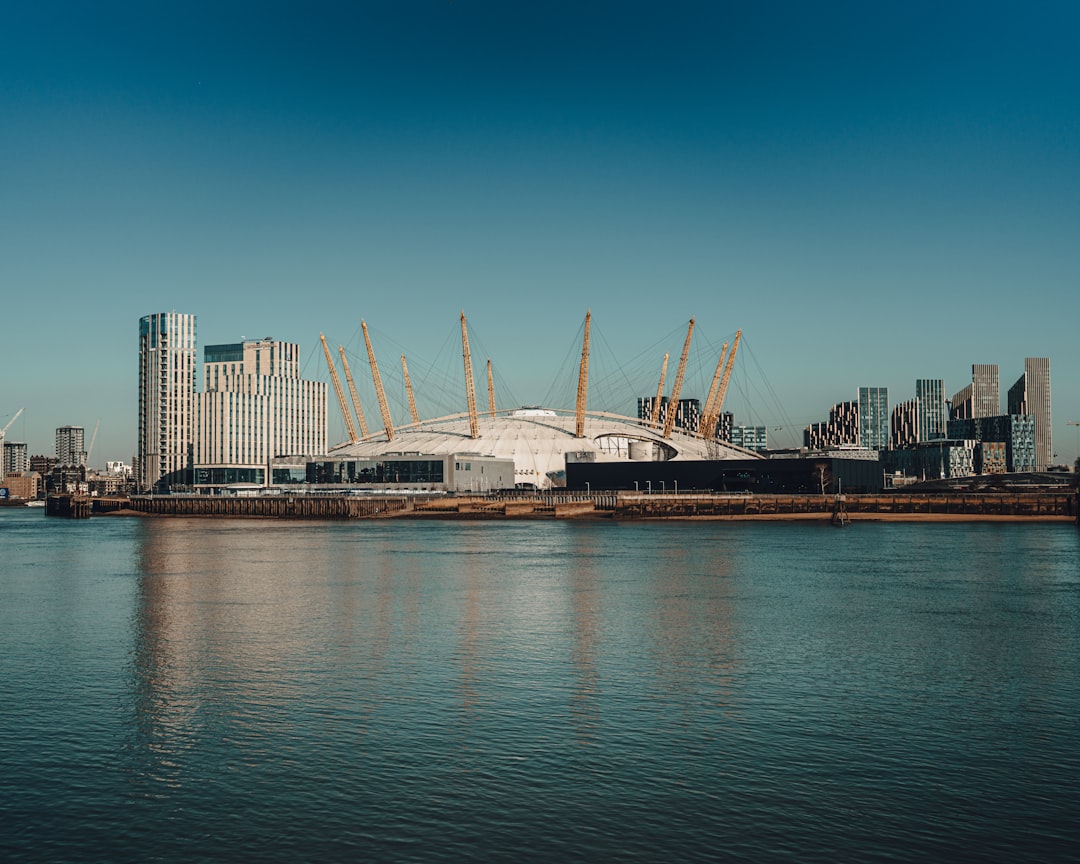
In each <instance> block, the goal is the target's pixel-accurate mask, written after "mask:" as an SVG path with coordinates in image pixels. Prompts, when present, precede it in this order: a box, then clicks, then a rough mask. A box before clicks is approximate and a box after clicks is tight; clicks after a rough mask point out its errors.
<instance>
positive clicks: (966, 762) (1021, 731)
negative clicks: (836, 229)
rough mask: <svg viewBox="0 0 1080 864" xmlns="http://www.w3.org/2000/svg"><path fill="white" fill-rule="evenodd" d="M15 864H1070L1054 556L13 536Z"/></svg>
mask: <svg viewBox="0 0 1080 864" xmlns="http://www.w3.org/2000/svg"><path fill="white" fill-rule="evenodd" d="M0 649H2V654H0V698H2V706H3V707H2V711H0V767H2V770H0V859H2V860H8V861H71V862H78V861H116V862H123V861H170V862H171V861H238V860H257V861H264V862H294V861H361V860H371V861H405V862H408V861H417V862H428V861H447V862H450V861H468V860H472V861H504V860H505V861H694V860H698V861H706V860H708V861H717V860H730V861H771V860H792V861H835V860H852V861H854V860H857V861H926V860H967V861H1009V862H1017V861H1063V860H1080V852H1078V849H1080V719H1078V713H1080V710H1078V709H1080V662H1078V658H1080V532H1078V531H1077V530H1076V529H1075V527H1073V526H1070V525H901V524H888V525H885V524H881V525H877V524H855V525H852V526H849V527H848V528H845V529H843V530H837V529H834V528H830V527H828V526H827V525H816V524H815V525H809V524H767V523H759V524H754V523H696V524H684V523H680V524H623V525H608V524H589V523H554V522H550V523H548V522H544V523H522V522H509V523H449V522H448V523H426V522H425V523H419V522H378V523H298V522H269V521H239V520H237V521H228V520H224V521H222V520H185V519H108V518H98V519H94V520H92V521H89V522H68V521H63V520H52V519H46V518H45V517H44V516H42V515H41V514H40V512H27V511H17V510H4V511H0Z"/></svg>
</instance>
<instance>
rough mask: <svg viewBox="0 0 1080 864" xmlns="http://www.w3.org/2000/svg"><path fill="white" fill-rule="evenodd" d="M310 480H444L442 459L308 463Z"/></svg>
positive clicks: (318, 481)
mask: <svg viewBox="0 0 1080 864" xmlns="http://www.w3.org/2000/svg"><path fill="white" fill-rule="evenodd" d="M307 482H308V483H319V484H325V483H409V484H429V483H443V482H445V472H444V469H443V460H441V459H340V460H338V459H335V460H333V461H322V462H318V461H316V462H309V463H308V466H307Z"/></svg>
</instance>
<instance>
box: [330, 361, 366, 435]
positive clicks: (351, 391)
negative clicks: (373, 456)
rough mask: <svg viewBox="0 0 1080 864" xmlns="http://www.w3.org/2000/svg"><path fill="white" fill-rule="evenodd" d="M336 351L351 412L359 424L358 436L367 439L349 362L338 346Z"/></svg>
mask: <svg viewBox="0 0 1080 864" xmlns="http://www.w3.org/2000/svg"><path fill="white" fill-rule="evenodd" d="M337 350H338V353H339V354H340V355H341V368H342V370H343V371H344V372H345V383H346V384H348V385H349V397H350V398H351V399H352V405H353V410H354V411H355V412H356V419H357V421H358V422H359V423H360V435H361V436H362V437H364V438H367V436H368V428H367V421H365V420H364V409H363V408H361V407H360V394H359V393H357V392H356V382H355V381H353V377H352V370H351V369H349V361H348V360H347V359H345V349H344V348H342V347H341V346H340V345H338V347H337Z"/></svg>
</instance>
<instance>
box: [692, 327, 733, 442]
mask: <svg viewBox="0 0 1080 864" xmlns="http://www.w3.org/2000/svg"><path fill="white" fill-rule="evenodd" d="M727 349H728V343H727V342H725V343H724V347H723V348H721V349H720V359H719V360H717V361H716V371H715V372H713V378H712V384H710V385H709V395H708V396H707V397H705V404H704V405H702V406H701V419H700V422H699V425H698V431H699V432H701V433H702V435H703V437H704V431H703V430H704V429H705V423H706V422H707V421H708V419H709V416H710V414H711V412H712V408H713V403H715V402H716V391H717V390H719V389H720V377H721V375H723V373H724V358H725V357H727Z"/></svg>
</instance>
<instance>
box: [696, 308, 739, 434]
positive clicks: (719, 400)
mask: <svg viewBox="0 0 1080 864" xmlns="http://www.w3.org/2000/svg"><path fill="white" fill-rule="evenodd" d="M741 338H742V330H736V331H735V341H734V342H733V343H732V344H731V354H729V355H728V358H727V366H725V367H724V378H723V380H722V381H721V382H720V390H719V391H718V392H717V394H716V407H715V408H713V411H712V416H711V417H710V418H709V425H708V427H707V428H706V429H705V430H704V432H705V437H706V438H712V437H713V435H714V434H715V433H716V424H717V423H718V422H719V421H720V409H721V408H723V407H724V396H726V395H727V388H728V382H729V381H731V367H732V366H734V365H735V352H736V351H738V350H739V339H741Z"/></svg>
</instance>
